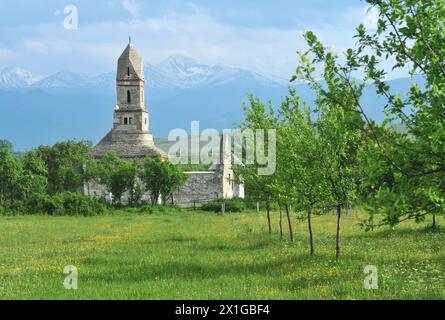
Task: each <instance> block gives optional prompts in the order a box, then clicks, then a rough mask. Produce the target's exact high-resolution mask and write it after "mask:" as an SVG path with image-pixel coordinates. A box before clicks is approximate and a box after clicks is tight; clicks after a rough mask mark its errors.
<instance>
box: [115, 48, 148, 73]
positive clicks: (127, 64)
mask: <svg viewBox="0 0 445 320" xmlns="http://www.w3.org/2000/svg"><path fill="white" fill-rule="evenodd" d="M128 68H130V74H131V75H133V76H135V77H136V78H138V79H140V80H144V67H143V62H142V57H141V55H140V54H139V53H138V52H137V50H136V48H135V47H134V46H133V44H131V43H129V44H128V46H127V47H126V48H125V50H124V52H122V54H121V56H120V57H119V60H118V64H117V79H118V80H119V79H124V78H125V77H126V75H127V74H128Z"/></svg>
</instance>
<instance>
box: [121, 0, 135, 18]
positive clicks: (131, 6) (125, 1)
mask: <svg viewBox="0 0 445 320" xmlns="http://www.w3.org/2000/svg"><path fill="white" fill-rule="evenodd" d="M122 6H123V7H124V9H125V10H127V11H128V12H129V13H130V14H131V15H132V16H133V18H137V17H138V15H139V8H138V5H137V4H136V2H134V1H131V0H122Z"/></svg>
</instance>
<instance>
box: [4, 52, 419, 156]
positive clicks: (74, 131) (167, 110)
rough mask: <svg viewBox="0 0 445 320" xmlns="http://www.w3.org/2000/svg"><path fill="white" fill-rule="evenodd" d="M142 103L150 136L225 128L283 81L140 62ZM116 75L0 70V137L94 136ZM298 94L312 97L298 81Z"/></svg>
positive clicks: (368, 94) (370, 97)
mask: <svg viewBox="0 0 445 320" xmlns="http://www.w3.org/2000/svg"><path fill="white" fill-rule="evenodd" d="M144 70H145V79H146V89H145V90H146V92H145V93H146V104H147V107H148V109H149V112H150V126H151V130H152V132H153V134H154V135H155V137H158V138H165V137H167V136H168V133H169V132H170V130H172V129H175V128H181V129H185V130H186V131H188V132H189V131H190V122H191V121H193V120H199V121H200V125H201V130H203V129H206V128H215V129H217V130H223V129H228V128H231V127H232V126H233V124H234V123H238V122H240V121H241V120H242V118H243V110H242V104H243V102H246V101H247V94H248V93H252V94H253V95H255V96H258V97H260V98H262V99H263V100H264V101H272V102H273V103H279V102H280V100H281V98H282V97H284V96H285V95H286V94H287V92H288V86H289V83H288V82H287V81H286V80H283V79H276V78H271V77H267V76H264V75H261V74H259V73H256V72H253V71H250V70H245V69H240V68H235V67H231V66H225V65H222V64H218V65H214V66H209V65H206V64H203V63H200V62H198V61H196V60H194V59H192V58H188V57H184V56H181V55H174V56H171V57H169V58H167V59H165V60H164V61H162V62H161V63H159V64H157V65H150V64H146V65H145V66H144ZM115 77H116V74H115V72H109V73H105V74H101V75H98V76H92V75H83V74H77V73H74V72H70V71H61V72H58V73H56V74H53V75H50V76H48V77H41V76H38V75H34V74H33V73H32V72H31V71H28V70H24V69H20V68H11V67H8V68H4V69H2V70H0V108H1V109H0V110H1V114H2V116H1V117H0V139H8V140H10V141H11V142H13V144H14V146H15V149H16V150H19V151H22V150H27V149H31V148H35V147H38V146H39V145H42V144H45V145H49V144H53V143H55V142H56V141H60V140H66V139H77V140H80V139H85V140H91V141H93V143H96V142H98V141H99V139H100V138H101V137H102V136H104V135H105V134H106V133H107V132H108V131H109V130H110V128H111V125H112V113H113V109H114V106H115V104H116V94H115ZM410 82H411V79H408V78H407V79H398V80H394V81H392V82H391V83H390V84H391V87H392V88H394V90H396V91H397V92H407V90H408V88H409V85H410ZM296 87H297V92H298V94H299V95H300V96H301V97H302V98H303V99H305V100H306V101H308V102H312V101H313V100H314V95H313V93H312V91H311V90H310V89H309V88H308V87H307V86H306V85H305V84H297V85H296ZM383 102H384V101H381V100H380V99H379V97H378V96H377V95H376V94H375V89H374V88H372V87H370V88H368V89H367V90H365V92H364V95H363V103H364V105H365V106H366V108H367V111H368V113H369V114H370V115H371V117H373V118H374V119H376V120H377V121H379V120H381V119H382V117H383V114H382V105H383V104H384V103H383Z"/></svg>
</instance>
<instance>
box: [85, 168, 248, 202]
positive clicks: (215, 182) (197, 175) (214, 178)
mask: <svg viewBox="0 0 445 320" xmlns="http://www.w3.org/2000/svg"><path fill="white" fill-rule="evenodd" d="M186 174H187V176H188V179H187V182H186V184H185V185H184V186H182V187H181V188H180V189H179V190H178V191H176V192H175V193H174V197H173V198H174V204H176V205H181V206H193V205H199V204H202V203H206V202H209V201H212V200H216V199H222V198H233V197H241V198H244V188H243V186H242V185H237V184H235V183H234V182H230V181H229V180H228V179H227V177H225V174H224V171H221V170H216V171H201V172H186ZM83 192H84V194H87V195H91V196H96V197H99V198H103V199H105V200H107V201H111V198H112V196H111V195H110V193H109V192H107V190H106V188H105V186H103V185H101V184H99V183H97V182H94V181H93V182H90V183H88V184H86V185H85V186H84V188H83ZM142 201H146V202H150V193H148V192H146V193H144V194H143V196H142ZM122 202H123V203H127V202H128V194H127V193H125V194H124V195H123V196H122Z"/></svg>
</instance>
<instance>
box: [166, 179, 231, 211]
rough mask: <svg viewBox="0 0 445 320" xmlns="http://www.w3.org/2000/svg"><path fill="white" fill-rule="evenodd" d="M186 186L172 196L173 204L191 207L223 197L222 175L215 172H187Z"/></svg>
mask: <svg viewBox="0 0 445 320" xmlns="http://www.w3.org/2000/svg"><path fill="white" fill-rule="evenodd" d="M187 175H188V179H187V182H186V184H185V185H184V186H183V187H181V188H180V189H179V190H178V191H177V192H175V194H174V199H175V203H176V204H179V205H193V204H195V203H196V204H199V203H205V202H208V201H211V200H215V199H219V198H222V197H223V179H222V175H221V174H220V173H218V172H215V171H202V172H187Z"/></svg>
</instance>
